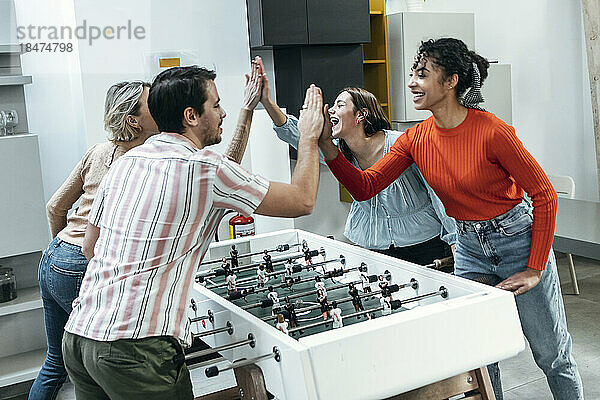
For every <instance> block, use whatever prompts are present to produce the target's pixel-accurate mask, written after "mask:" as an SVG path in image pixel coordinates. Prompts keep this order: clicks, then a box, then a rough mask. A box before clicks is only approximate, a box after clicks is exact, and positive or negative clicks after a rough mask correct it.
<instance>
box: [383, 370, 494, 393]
mask: <svg viewBox="0 0 600 400" xmlns="http://www.w3.org/2000/svg"><path fill="white" fill-rule="evenodd" d="M460 394H464V395H465V397H464V398H463V400H496V396H495V395H494V389H493V388H492V381H491V380H490V375H489V374H488V371H487V367H482V368H479V369H475V370H472V371H469V372H465V373H462V374H459V375H456V376H453V377H451V378H448V379H444V380H442V381H439V382H435V383H432V384H430V385H427V386H423V387H420V388H418V389H414V390H411V391H410V392H406V393H403V394H399V395H397V396H394V397H390V398H388V399H386V400H423V399H428V400H445V399H448V398H450V397H453V396H457V395H460Z"/></svg>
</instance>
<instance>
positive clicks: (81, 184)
mask: <svg viewBox="0 0 600 400" xmlns="http://www.w3.org/2000/svg"><path fill="white" fill-rule="evenodd" d="M149 87H150V85H149V84H148V83H146V82H141V81H134V82H121V83H117V84H115V85H113V86H112V87H111V88H110V89H109V90H108V93H107V95H106V103H105V113H104V125H105V128H106V130H107V131H108V132H109V141H108V142H105V143H101V144H98V145H95V146H93V147H92V148H91V149H89V150H88V151H87V153H86V154H85V155H84V156H83V158H82V160H81V161H80V162H79V163H78V164H77V166H76V167H75V169H74V170H73V171H72V172H71V175H70V176H69V177H68V178H67V180H66V181H65V182H64V183H63V184H62V185H61V187H60V188H59V189H58V190H57V191H56V193H55V194H54V195H53V196H52V198H51V199H50V201H49V202H48V205H47V207H46V208H47V212H48V220H49V223H50V232H51V234H52V238H53V240H52V242H50V244H49V245H48V248H47V249H46V250H45V251H44V253H43V255H42V260H41V261H40V267H39V273H38V280H39V284H40V292H41V296H42V302H43V305H44V321H45V325H46V337H47V341H48V351H47V353H46V359H45V361H44V365H43V366H42V369H41V370H40V372H39V374H38V376H37V378H36V379H35V381H34V382H33V386H32V387H31V390H30V391H29V399H55V398H56V396H57V394H58V391H59V390H60V388H61V386H62V384H63V383H64V382H65V379H66V378H67V372H66V370H65V366H64V363H63V356H62V350H61V344H62V337H63V332H64V327H65V324H66V322H67V319H68V318H69V314H70V313H71V303H72V302H73V300H75V298H76V297H77V296H78V295H79V288H80V286H81V281H82V279H83V275H84V274H85V270H86V267H87V265H88V260H87V259H86V258H85V256H84V255H83V253H82V252H81V246H82V244H83V237H84V234H85V229H86V226H87V216H88V213H89V211H90V209H91V206H92V203H93V201H94V197H95V196H96V190H97V188H98V185H99V183H100V181H101V180H102V178H103V177H104V175H105V174H106V173H107V172H108V170H109V168H110V166H111V165H112V163H113V162H114V161H115V160H116V159H117V158H118V157H120V156H121V155H123V154H125V152H126V151H128V150H129V149H131V148H133V147H135V146H138V145H140V144H142V143H144V142H145V141H146V139H147V138H148V137H150V136H151V135H153V134H155V133H157V132H158V128H157V126H156V124H155V123H154V120H153V119H152V116H151V115H150V111H149V110H148V103H147V101H148V91H149ZM77 201H79V204H78V206H77V207H76V208H75V210H74V211H73V212H72V213H71V214H70V215H69V216H68V217H67V213H68V211H69V210H70V209H71V207H72V206H73V204H75V203H76V202H77Z"/></svg>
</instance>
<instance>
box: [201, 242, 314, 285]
mask: <svg viewBox="0 0 600 400" xmlns="http://www.w3.org/2000/svg"><path fill="white" fill-rule="evenodd" d="M319 254H323V253H322V252H321V251H319V250H312V251H311V252H310V255H311V256H312V257H316V256H318V255H319ZM302 257H304V253H295V254H292V255H289V256H287V257H284V258H280V259H277V260H275V261H273V266H276V265H282V264H284V263H285V262H286V261H288V260H292V261H293V260H297V259H298V258H302ZM261 264H264V262H262V261H261V262H255V263H252V264H248V265H244V266H241V267H237V268H232V269H231V270H232V271H234V272H243V271H247V270H250V269H254V268H256V267H258V266H259V265H261ZM217 276H223V277H224V276H225V270H224V269H222V268H217V269H213V270H211V271H208V272H206V271H205V272H200V273H198V274H196V282H200V283H202V282H204V280H205V279H207V278H212V277H217Z"/></svg>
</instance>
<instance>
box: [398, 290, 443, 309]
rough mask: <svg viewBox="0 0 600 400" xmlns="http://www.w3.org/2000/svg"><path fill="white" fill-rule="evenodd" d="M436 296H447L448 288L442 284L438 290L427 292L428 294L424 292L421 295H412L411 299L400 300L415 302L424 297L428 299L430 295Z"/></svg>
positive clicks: (403, 302) (402, 301)
mask: <svg viewBox="0 0 600 400" xmlns="http://www.w3.org/2000/svg"><path fill="white" fill-rule="evenodd" d="M435 296H442V298H444V299H445V298H447V297H448V289H446V288H445V287H444V286H440V288H439V290H437V291H436V292H431V293H426V294H422V295H420V296H415V297H411V298H409V299H406V300H398V301H400V302H401V303H402V305H403V304H406V303H414V302H415V301H419V300H423V299H427V298H429V297H435Z"/></svg>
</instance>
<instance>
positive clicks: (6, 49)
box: [0, 44, 23, 54]
mask: <svg viewBox="0 0 600 400" xmlns="http://www.w3.org/2000/svg"><path fill="white" fill-rule="evenodd" d="M0 54H23V52H22V51H21V45H20V44H0Z"/></svg>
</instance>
